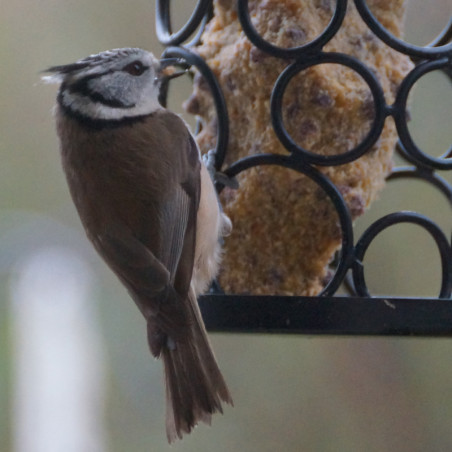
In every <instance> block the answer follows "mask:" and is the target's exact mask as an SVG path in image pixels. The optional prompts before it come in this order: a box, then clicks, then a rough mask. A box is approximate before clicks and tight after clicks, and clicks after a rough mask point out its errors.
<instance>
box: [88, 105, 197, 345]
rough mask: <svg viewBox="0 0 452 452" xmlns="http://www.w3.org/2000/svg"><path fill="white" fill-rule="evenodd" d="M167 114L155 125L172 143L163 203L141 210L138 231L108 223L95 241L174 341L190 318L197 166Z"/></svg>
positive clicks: (192, 148)
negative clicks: (163, 131) (168, 131)
mask: <svg viewBox="0 0 452 452" xmlns="http://www.w3.org/2000/svg"><path fill="white" fill-rule="evenodd" d="M169 115H170V113H168V116H164V117H163V118H159V121H160V124H159V127H162V128H165V130H170V131H171V133H170V135H172V136H173V138H172V139H173V140H174V141H173V142H169V143H168V141H167V142H166V143H167V145H168V144H169V146H168V148H169V149H171V151H167V150H166V149H165V150H163V151H164V152H166V153H168V152H173V153H174V155H166V157H165V158H166V159H167V163H168V164H167V165H166V164H165V165H163V167H162V168H166V169H165V170H164V171H165V172H166V173H167V174H165V184H166V189H165V194H164V196H163V197H162V198H163V199H162V200H159V201H158V202H154V201H153V202H151V203H150V205H149V208H143V209H142V212H140V214H139V215H140V220H139V223H140V225H141V227H140V228H139V230H132V229H131V228H130V226H126V225H125V224H123V223H121V224H118V223H115V224H111V225H108V227H106V228H105V229H104V230H103V231H102V232H101V233H100V234H98V236H97V237H96V238H95V239H94V242H95V245H96V247H97V248H98V249H99V251H100V254H101V255H103V256H104V258H105V260H106V261H107V263H108V264H109V265H110V267H111V268H112V269H113V271H114V272H115V273H116V274H117V276H118V277H119V278H120V280H121V281H122V282H123V283H124V285H125V286H126V287H127V288H128V290H129V292H130V294H131V296H132V298H133V299H134V300H135V302H136V303H137V305H138V307H139V308H140V310H141V312H142V313H143V315H144V316H145V317H146V319H147V320H148V321H151V320H152V319H154V320H156V323H158V325H159V329H160V330H162V332H163V333H165V334H167V335H169V336H171V337H172V338H173V339H176V338H177V337H178V335H179V334H182V332H183V330H184V324H186V323H187V321H188V319H190V315H189V313H188V311H187V309H189V308H188V305H187V303H186V298H187V296H188V292H189V289H190V281H191V277H192V272H193V264H194V253H195V244H196V216H197V210H198V205H199V197H200V168H201V167H200V165H201V163H200V160H199V151H198V148H197V146H196V143H195V142H194V140H193V138H192V136H191V135H190V133H189V132H188V130H187V128H186V126H185V124H184V123H183V122H182V120H180V118H178V117H176V116H175V115H172V114H171V115H172V117H171V116H169ZM174 118H177V121H176V127H175V123H174ZM170 119H173V120H172V121H169V120H170ZM168 121H169V123H168ZM170 125H171V126H172V128H173V129H172V130H171V128H170ZM161 130H162V129H161ZM181 137H182V138H181ZM139 183H140V181H137V184H139ZM151 197H152V196H151ZM157 316H158V322H157Z"/></svg>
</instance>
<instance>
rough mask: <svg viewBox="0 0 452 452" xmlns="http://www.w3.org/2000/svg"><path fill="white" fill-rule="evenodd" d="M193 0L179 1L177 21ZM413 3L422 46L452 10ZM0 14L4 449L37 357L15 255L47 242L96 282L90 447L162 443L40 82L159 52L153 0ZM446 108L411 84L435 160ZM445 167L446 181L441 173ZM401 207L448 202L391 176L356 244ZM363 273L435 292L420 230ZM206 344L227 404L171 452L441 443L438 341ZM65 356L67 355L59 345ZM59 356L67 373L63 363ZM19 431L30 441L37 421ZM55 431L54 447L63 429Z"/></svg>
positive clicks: (20, 263) (151, 375)
mask: <svg viewBox="0 0 452 452" xmlns="http://www.w3.org/2000/svg"><path fill="white" fill-rule="evenodd" d="M194 4H195V1H194V0H191V1H184V2H179V5H177V8H174V10H175V11H174V12H175V14H176V15H177V17H176V24H181V23H182V22H183V21H184V19H186V18H187V17H188V14H189V11H191V9H192V8H193V5H194ZM408 6H409V9H408V14H407V38H408V40H410V41H411V42H413V43H416V44H425V43H427V42H429V41H430V40H432V39H433V38H434V37H435V34H436V33H437V32H438V31H439V30H440V29H442V27H444V26H445V25H446V23H447V20H448V19H449V17H450V14H451V9H452V8H451V5H450V1H449V0H442V1H436V2H433V3H432V2H423V1H422V0H410V1H409V2H408ZM0 10H1V15H0V21H1V22H0V36H1V39H0V56H1V61H2V64H1V79H0V98H1V105H2V108H1V112H0V118H1V119H0V132H1V133H0V152H1V165H0V181H1V190H0V270H1V272H0V296H1V298H0V300H1V302H0V451H1V452H12V451H14V452H28V449H27V451H26V450H25V449H24V448H21V446H20V444H21V440H20V438H19V437H20V435H21V434H22V435H23V434H24V433H23V432H22V433H20V430H18V427H17V424H18V422H19V421H18V417H19V416H18V412H20V410H19V411H18V408H17V400H16V399H17V394H18V390H17V381H19V380H21V378H22V377H21V375H19V374H18V369H22V370H21V372H25V373H27V372H28V371H29V372H30V375H32V370H31V365H32V364H33V363H30V369H28V367H27V365H25V367H20V366H18V364H17V363H18V361H19V358H18V356H19V355H20V353H21V351H20V345H19V344H20V342H19V341H18V340H17V338H18V337H20V334H18V332H17V331H18V329H20V328H21V327H20V322H19V321H17V318H16V314H17V313H18V312H22V311H21V310H23V311H24V312H25V314H24V315H27V309H28V305H27V300H23V299H22V298H23V297H22V298H21V297H20V296H19V295H17V293H18V290H17V285H18V284H19V285H20V280H21V276H20V274H21V269H22V270H23V268H24V265H25V264H24V262H27V259H28V258H29V256H33V255H34V253H36V252H39V250H41V249H43V248H46V247H54V248H55V247H63V248H64V249H67V248H71V249H72V250H73V251H74V252H76V253H77V255H78V256H80V257H81V258H82V259H83V260H84V261H86V262H87V266H88V267H87V268H88V269H89V273H90V276H89V278H91V282H87V283H86V284H87V285H88V286H89V290H88V295H89V296H88V303H89V304H88V306H89V314H88V317H89V318H90V319H91V322H92V327H93V331H97V336H98V337H97V339H96V341H97V342H98V346H99V348H100V349H101V350H102V358H101V359H100V362H97V365H99V366H100V367H101V368H102V370H101V371H100V373H99V375H100V376H99V378H100V381H101V382H102V384H101V389H100V390H99V392H102V395H99V394H98V395H99V400H100V401H99V404H100V406H101V412H102V413H103V416H102V418H101V419H100V420H99V421H98V422H99V428H98V430H99V432H100V433H99V435H100V437H101V442H102V441H103V442H104V444H105V445H104V446H103V447H101V446H100V445H98V446H95V445H93V446H92V447H90V448H86V449H85V450H86V451H93V452H99V451H101V450H105V451H111V452H122V451H133V452H145V451H165V450H168V449H169V446H168V445H167V443H166V438H165V433H164V398H163V394H164V389H163V384H162V369H161V364H160V363H159V362H157V361H155V360H153V359H152V358H151V356H150V354H149V352H148V350H147V345H146V340H145V325H144V321H143V320H142V318H141V316H140V314H139V312H138V310H137V309H136V308H135V306H134V305H133V303H132V302H131V300H130V299H129V297H128V295H127V294H126V292H125V290H124V289H123V288H122V286H121V285H120V284H119V283H118V282H117V281H116V279H115V277H114V276H113V275H112V274H111V273H110V272H109V271H108V270H107V269H106V268H105V266H104V264H103V263H102V262H101V261H100V259H99V258H98V257H97V256H96V255H95V254H94V252H93V251H92V250H91V248H90V246H89V245H88V243H87V241H86V240H85V239H84V236H83V232H82V230H81V226H80V224H79V221H78V218H77V216H76V214H75V210H74V208H73V206H72V203H71V201H70V199H69V194H68V190H67V187H66V183H65V180H64V177H63V173H62V171H61V168H60V161H59V155H58V147H57V139H56V135H55V132H54V124H53V119H52V115H51V109H52V106H53V103H54V97H55V90H56V88H55V87H54V86H45V85H42V84H41V83H40V81H39V80H40V74H39V72H40V71H41V70H43V69H45V68H46V67H48V66H51V65H55V64H62V63H69V62H72V61H74V60H76V59H79V58H81V57H84V56H87V55H89V54H92V53H97V52H99V51H102V50H105V49H109V48H114V47H125V46H137V47H143V48H147V49H151V50H153V51H154V52H155V53H156V54H159V53H160V51H161V50H162V49H161V46H160V45H159V44H158V43H157V40H156V37H155V32H154V2H153V1H149V0H130V1H128V2H124V1H119V0H109V1H106V0H89V1H88V0H77V1H75V0H60V1H52V0H41V1H39V2H32V1H26V0H16V1H15V2H11V1H10V2H7V1H3V2H2V3H1V5H0ZM175 86H177V90H176V91H175V90H173V97H172V99H171V105H172V106H173V107H174V109H176V110H177V111H179V112H182V109H181V108H180V105H181V103H182V101H183V100H184V99H185V98H187V97H188V95H189V92H190V86H189V82H188V80H181V81H178V82H177V84H176V85H175ZM451 105H452V92H451V89H450V83H449V82H448V80H447V79H446V78H445V77H444V76H443V75H442V74H440V73H433V74H430V75H428V76H426V77H425V78H423V79H422V80H421V81H420V82H419V83H418V84H417V86H416V91H415V92H414V94H413V96H412V118H413V119H412V122H411V125H410V130H412V131H413V135H414V136H415V138H416V139H417V141H418V143H419V144H420V145H421V146H423V147H424V149H429V152H430V150H431V152H432V154H435V155H440V154H441V153H443V152H444V151H445V150H446V148H447V147H448V146H450V143H451V142H452V133H451V127H450V118H451V117H452V114H451ZM448 118H449V119H448ZM187 119H189V118H187ZM441 175H442V176H443V177H445V178H447V179H448V180H449V181H452V177H451V175H450V174H446V173H444V172H443V173H441ZM401 209H409V210H415V211H418V212H421V213H424V214H425V215H428V216H429V217H430V218H432V219H433V220H434V221H436V222H437V223H438V224H439V225H440V226H441V227H442V229H443V231H444V232H445V233H446V235H448V236H449V235H450V231H451V229H452V228H451V226H452V212H451V208H450V204H449V203H448V202H447V200H446V199H445V198H444V197H443V196H442V195H441V194H440V193H439V192H438V191H437V190H435V189H434V188H432V187H430V186H428V185H427V184H425V183H423V182H418V181H403V182H402V181H394V182H391V183H390V184H388V186H387V188H386V189H385V190H384V192H383V193H382V195H381V199H380V200H379V201H378V202H376V203H375V204H374V205H373V206H372V208H371V210H370V211H369V212H368V213H367V214H366V215H365V216H364V217H363V218H361V219H360V220H359V221H358V222H357V225H356V237H359V235H360V233H361V232H362V231H363V230H364V229H365V228H366V227H367V226H368V225H369V224H370V223H371V222H373V221H374V220H375V219H377V218H379V217H381V216H382V215H384V214H386V213H389V212H393V211H397V210H401ZM61 270H62V269H61ZM366 270H367V271H366V279H367V281H368V285H369V287H370V289H371V290H372V292H373V293H374V294H392V295H408V296H426V297H429V296H431V297H434V296H435V295H436V294H437V292H438V290H439V284H440V276H439V275H440V274H439V270H440V266H439V259H438V252H437V251H436V250H435V247H434V245H433V241H432V239H431V238H430V237H429V236H426V234H425V233H424V232H423V231H422V230H421V229H419V228H417V227H415V226H410V225H406V226H400V227H395V228H393V229H391V230H389V231H387V232H385V233H383V234H381V235H380V236H379V237H378V238H377V240H376V241H375V242H374V244H373V245H372V246H371V247H370V249H369V251H368V253H367V255H366ZM55 278H58V276H56V277H55ZM80 278H82V276H80ZM89 278H88V279H89ZM82 279H83V278H82ZM26 281H27V280H26ZM55 282H58V281H55ZM15 287H16V289H15ZM37 287H39V285H38V286H37ZM19 292H20V291H19ZM49 293H52V292H51V291H50V292H49ZM53 293H54V292H53ZM53 297H55V296H54V295H53ZM57 298H58V300H57V301H58V302H60V303H62V304H63V305H64V303H65V301H67V295H65V293H64V292H61V293H59V294H58V296H57ZM67 302H69V301H67ZM30 306H31V304H30ZM17 317H18V318H19V317H20V316H17ZM33 318H34V317H33V316H31V325H33ZM80 332H81V333H80V334H83V329H82V328H81V329H80ZM212 342H213V346H214V349H215V351H216V354H217V357H218V360H219V363H220V367H221V368H222V370H223V372H224V375H225V377H226V380H227V381H228V383H229V386H230V389H231V391H232V393H233V396H234V400H235V407H234V408H229V407H227V408H226V409H225V413H224V416H221V415H217V416H215V417H214V419H213V426H212V427H211V428H209V427H207V426H204V425H202V426H200V427H199V428H197V429H196V431H195V432H194V433H193V434H192V435H190V436H188V437H186V438H185V439H184V440H183V441H182V442H179V443H176V444H175V445H174V446H172V450H175V451H210V450H215V451H218V452H221V451H231V450H234V451H242V452H254V451H263V452H265V451H269V452H270V451H275V450H283V451H322V452H323V451H325V452H326V451H344V452H345V451H362V450H366V451H368V452H371V451H383V450H384V451H397V452H401V451H410V452H411V451H426V450H428V451H448V450H452V363H450V362H449V359H450V358H451V356H452V353H451V350H452V341H451V340H449V339H409V338H407V339H392V338H387V339H382V338H379V339H376V338H338V337H328V338H325V337H282V336H276V335H275V336H264V335H253V336H251V335H232V334H230V335H229V334H215V335H212ZM94 345H95V344H93V347H94ZM44 351H45V350H43V352H44ZM67 355H68V356H67V359H70V357H71V352H70V350H68V352H67ZM54 365H55V369H58V372H61V371H63V372H64V370H65V369H64V366H65V362H55V363H54ZM64 378H65V377H63V380H64ZM69 380H70V375H69V376H68V381H69ZM29 384H30V385H32V384H33V380H32V381H31V382H30V383H29ZM63 384H64V381H63ZM36 390H37V391H38V392H39V385H38V387H37V388H36ZM63 402H64V400H63ZM68 409H70V408H68ZM53 416H54V417H55V416H57V414H56V413H55V412H54V411H53V410H52V409H51V407H49V409H47V410H46V409H44V410H42V411H39V412H36V420H38V419H41V418H47V419H48V420H49V422H50V423H52V422H53V420H55V421H56V420H57V419H53V418H52V417H53ZM26 434H29V435H30V437H31V438H35V437H36V438H38V437H39V432H37V431H34V429H33V427H32V428H30V431H29V432H28V431H27V432H26ZM54 434H55V442H57V439H56V438H57V437H58V435H61V432H60V431H59V430H57V429H55V432H54ZM35 450H36V451H38V450H39V449H38V448H36V449H35ZM64 450H66V451H67V450H72V449H70V448H66V449H64ZM79 450H80V449H79ZM85 450H80V452H85ZM46 452H48V451H46Z"/></svg>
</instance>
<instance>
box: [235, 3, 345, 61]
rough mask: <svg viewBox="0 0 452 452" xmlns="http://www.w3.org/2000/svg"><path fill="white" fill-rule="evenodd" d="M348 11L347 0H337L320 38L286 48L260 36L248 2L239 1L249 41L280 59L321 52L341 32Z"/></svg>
mask: <svg viewBox="0 0 452 452" xmlns="http://www.w3.org/2000/svg"><path fill="white" fill-rule="evenodd" d="M346 10H347V0H337V2H336V8H335V10H334V13H333V16H332V17H331V20H330V22H329V23H328V25H327V26H326V28H325V29H324V30H323V32H322V33H321V34H320V35H319V36H317V37H316V38H315V39H313V40H312V41H310V42H307V43H306V44H303V45H301V46H299V47H291V48H284V47H278V46H275V45H273V44H271V43H270V42H268V41H266V40H265V39H263V38H262V36H260V35H259V33H258V32H257V31H256V29H255V28H254V26H253V24H252V22H251V18H250V11H249V5H248V0H242V1H239V2H238V4H237V14H238V17H239V20H240V24H241V25H242V28H243V31H244V32H245V34H246V36H247V37H248V39H249V40H250V41H251V42H252V43H253V44H254V45H255V46H256V47H257V48H259V49H260V50H262V51H264V52H266V53H268V54H270V55H273V56H275V57H278V58H298V57H300V56H302V55H306V54H307V53H309V52H312V51H320V50H321V49H322V47H323V46H324V45H325V44H326V43H327V42H329V41H330V40H331V38H333V36H334V35H335V34H336V33H337V31H338V30H339V28H340V26H341V24H342V21H343V20H344V17H345V13H346Z"/></svg>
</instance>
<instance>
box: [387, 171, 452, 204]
mask: <svg viewBox="0 0 452 452" xmlns="http://www.w3.org/2000/svg"><path fill="white" fill-rule="evenodd" d="M395 179H421V180H423V181H425V182H427V183H430V184H431V185H433V186H434V187H435V188H437V189H438V190H440V192H441V193H442V194H443V195H444V196H445V197H446V198H447V200H448V201H449V202H450V203H451V205H452V185H451V184H449V182H447V181H446V179H444V178H442V177H441V176H439V175H438V174H436V173H434V172H433V171H431V170H426V169H424V168H417V167H416V166H411V167H408V166H400V167H397V168H394V169H393V170H392V172H391V174H390V175H389V176H388V177H387V178H386V180H387V181H391V180H395Z"/></svg>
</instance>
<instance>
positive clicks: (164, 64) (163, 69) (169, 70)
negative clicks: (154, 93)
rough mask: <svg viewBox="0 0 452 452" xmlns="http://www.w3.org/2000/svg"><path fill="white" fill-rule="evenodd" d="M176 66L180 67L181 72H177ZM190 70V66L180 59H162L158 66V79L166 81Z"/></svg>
mask: <svg viewBox="0 0 452 452" xmlns="http://www.w3.org/2000/svg"><path fill="white" fill-rule="evenodd" d="M176 66H179V67H181V68H182V69H181V70H177V69H176ZM189 69H190V65H189V64H187V62H186V61H185V60H183V59H182V58H162V59H161V60H160V66H159V71H158V73H159V78H160V79H162V80H164V81H166V80H171V79H173V78H176V77H180V76H181V75H184V74H185V73H186V72H187V71H188V70H189Z"/></svg>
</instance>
